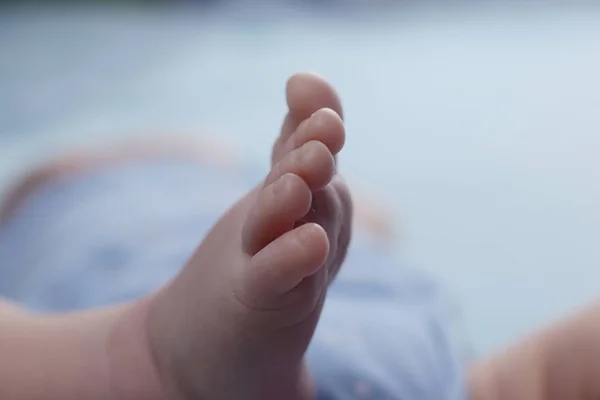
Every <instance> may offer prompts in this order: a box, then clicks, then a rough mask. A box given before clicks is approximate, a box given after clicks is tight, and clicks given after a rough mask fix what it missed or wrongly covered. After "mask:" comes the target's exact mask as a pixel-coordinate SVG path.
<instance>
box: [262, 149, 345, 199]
mask: <svg viewBox="0 0 600 400" xmlns="http://www.w3.org/2000/svg"><path fill="white" fill-rule="evenodd" d="M287 173H293V174H296V175H298V176H299V177H301V178H302V179H303V180H304V181H305V182H306V184H307V185H308V187H309V188H310V190H311V191H313V192H314V191H317V190H319V189H322V188H324V187H325V186H327V184H329V182H330V181H331V179H332V178H333V175H334V174H335V159H334V157H333V155H332V154H331V152H330V151H329V149H328V148H327V146H325V145H324V144H323V143H322V142H319V141H315V140H313V141H310V142H308V143H305V144H304V145H302V146H301V147H300V148H298V149H296V150H292V151H290V152H289V153H288V154H287V155H286V156H285V157H284V158H283V159H282V160H281V161H280V162H278V163H277V164H275V165H274V166H273V169H271V172H270V173H269V175H268V176H267V178H266V179H265V185H269V184H271V183H272V182H274V181H275V180H277V179H278V178H279V177H280V176H283V175H285V174H287Z"/></svg>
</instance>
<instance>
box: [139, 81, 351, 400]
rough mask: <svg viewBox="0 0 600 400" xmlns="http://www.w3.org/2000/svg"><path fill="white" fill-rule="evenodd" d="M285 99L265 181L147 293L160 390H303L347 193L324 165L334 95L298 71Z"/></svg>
mask: <svg viewBox="0 0 600 400" xmlns="http://www.w3.org/2000/svg"><path fill="white" fill-rule="evenodd" d="M287 102H288V107H289V114H288V115H287V117H286V119H285V122H284V125H283V128H282V132H281V135H280V136H279V138H278V139H277V141H276V143H275V145H274V148H273V152H272V168H271V171H270V172H269V174H268V175H267V177H266V178H265V180H264V182H262V183H261V184H260V185H258V187H256V188H255V189H254V190H252V191H251V192H250V193H248V194H247V195H246V196H245V197H243V198H242V199H241V200H240V201H238V202H237V203H236V204H235V205H234V206H233V207H232V208H231V209H230V210H229V211H228V212H227V213H226V214H225V215H224V216H223V217H222V218H221V219H220V220H219V221H218V222H217V224H216V225H215V226H214V227H213V229H212V230H211V232H210V233H209V234H208V235H207V237H206V238H205V239H204V241H203V242H202V244H201V245H200V246H199V247H198V249H197V251H196V253H195V254H194V255H193V256H192V258H191V259H190V261H189V263H188V265H187V266H186V267H185V268H184V270H183V272H182V273H181V274H180V275H179V276H178V277H177V278H176V279H175V280H174V281H173V282H172V283H171V284H169V285H168V286H167V287H165V288H164V289H163V290H162V291H161V292H160V293H158V294H157V295H156V296H155V298H154V300H153V303H154V304H153V305H152V309H151V310H150V312H149V313H148V332H149V340H150V344H151V347H152V349H153V350H154V354H155V360H156V363H157V365H158V366H159V368H160V372H161V376H163V378H166V379H165V382H166V383H167V386H166V387H165V389H166V390H168V393H169V398H199V399H205V398H206V399H242V398H244V399H263V400H268V399H290V400H294V399H303V400H308V399H311V398H313V397H314V392H315V391H314V388H313V387H312V386H311V381H310V377H309V375H308V372H307V370H306V368H305V365H304V363H303V355H304V353H305V351H306V349H307V346H308V344H309V342H310V340H311V337H312V335H313V332H314V330H315V327H316V324H317V321H318V319H319V314H320V312H321V308H322V307H323V302H324V300H325V295H326V289H327V285H328V284H329V282H331V280H332V279H333V278H334V276H335V274H336V272H337V270H338V268H339V267H340V265H341V263H342V261H343V259H344V256H345V253H346V249H347V246H348V242H349V239H350V223H351V221H350V219H351V214H352V213H351V201H350V195H349V193H348V191H347V189H346V186H345V185H344V183H343V181H342V180H341V179H340V178H339V177H338V176H337V175H336V173H335V172H336V167H335V155H336V154H337V153H338V152H339V151H340V150H341V149H342V147H343V145H344V125H343V122H342V119H341V117H340V113H341V110H340V105H339V101H338V99H337V96H336V94H335V93H334V92H333V90H332V89H331V88H330V87H329V85H328V84H326V83H325V82H324V81H323V80H321V79H320V78H318V77H316V76H313V75H297V76H294V77H293V78H291V80H290V81H289V83H288V85H287ZM217 249H218V250H217ZM171 396H172V397H171Z"/></svg>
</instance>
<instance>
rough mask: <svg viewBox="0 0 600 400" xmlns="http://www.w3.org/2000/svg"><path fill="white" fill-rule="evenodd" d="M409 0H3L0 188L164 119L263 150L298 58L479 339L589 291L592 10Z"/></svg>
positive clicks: (596, 251)
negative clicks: (36, 164) (321, 81)
mask: <svg viewBox="0 0 600 400" xmlns="http://www.w3.org/2000/svg"><path fill="white" fill-rule="evenodd" d="M506 3H507V4H505V5H499V4H497V3H496V4H491V2H490V3H485V4H482V3H479V2H461V3H454V4H447V3H444V2H424V3H418V2H412V1H370V2H367V1H358V0H354V1H341V0H340V1H335V0H331V1H317V0H313V1H300V0H298V1H292V0H288V1H285V0H282V1H274V0H273V1H262V2H251V1H206V2H196V3H191V2H169V3H163V2H141V1H140V2H134V3H129V2H114V3H111V2H89V3H86V2H63V3H56V4H54V3H52V4H51V3H50V2H48V3H37V4H34V3H27V2H12V3H11V2H3V3H2V5H0V186H2V187H3V186H4V185H5V184H6V183H7V182H8V180H9V178H10V177H11V176H12V175H13V174H15V173H16V172H19V171H21V170H22V169H23V168H25V167H26V166H27V165H29V164H30V163H31V162H33V161H36V160H40V159H45V158H48V157H51V156H53V155H56V154H58V153H60V152H62V151H65V150H68V149H70V148H74V147H79V146H92V145H94V144H98V143H108V142H110V141H112V140H114V139H116V138H118V139H123V138H125V137H127V136H132V137H134V136H137V137H140V136H144V135H154V134H158V133H165V132H177V133H191V134H198V135H200V134H204V133H210V134H211V135H212V136H213V137H215V138H217V139H219V140H223V141H227V142H231V143H232V144H233V145H235V146H237V147H238V148H240V149H241V150H242V151H243V152H245V154H247V156H248V157H250V158H252V159H254V160H256V162H257V163H262V164H264V166H265V168H266V166H267V162H268V153H269V148H270V145H271V143H272V140H273V138H274V137H275V135H276V134H277V131H278V128H279V125H280V123H281V120H282V116H283V114H284V112H285V102H284V93H283V88H284V83H285V80H286V79H287V77H288V76H289V75H290V74H292V73H294V72H296V71H302V70H312V71H316V72H319V73H321V74H323V75H325V76H326V77H328V78H329V79H330V80H331V81H332V82H333V83H334V84H335V85H336V87H337V88H338V89H339V92H340V94H341V96H342V99H343V101H344V105H345V110H346V116H347V131H348V141H347V148H346V151H345V153H344V154H343V158H342V161H341V168H342V169H343V171H344V173H345V174H346V176H347V177H348V178H349V180H350V181H351V183H353V184H356V185H358V186H360V187H362V188H363V189H364V188H366V189H367V190H369V191H371V192H372V193H373V195H374V196H378V197H380V198H381V199H383V201H385V202H386V203H387V204H389V205H390V207H391V208H392V210H393V211H394V213H395V214H396V215H397V216H398V228H399V230H401V231H402V232H403V235H401V237H399V239H398V243H397V245H396V250H397V252H398V256H399V257H401V258H402V259H404V260H405V261H406V262H408V263H410V264H412V265H416V266H417V267H418V268H423V269H426V270H428V271H431V272H432V273H434V274H435V275H437V276H439V277H440V279H442V280H443V281H444V282H445V283H446V284H448V285H449V287H450V288H451V289H452V290H453V292H454V293H455V294H456V295H457V296H458V298H459V299H460V301H461V304H462V309H461V312H462V313H463V315H464V319H465V327H466V333H467V334H468V336H469V338H470V339H471V340H472V342H473V343H474V345H475V349H476V350H477V351H479V352H488V351H491V350H494V349H496V348H498V347H499V346H501V345H503V344H505V343H507V341H509V340H512V339H515V338H516V337H518V336H519V335H521V334H523V333H524V332H527V331H528V330H530V329H533V328H534V327H537V326H539V325H540V324H543V323H545V322H547V321H549V320H550V319H552V318H556V317H557V316H559V315H561V314H563V313H564V312H566V311H568V310H570V309H572V308H573V307H575V306H578V305H581V304H582V303H584V302H585V301H589V300H590V299H593V298H595V297H597V296H598V295H600V246H599V241H600V207H599V205H600V157H599V154H600V75H599V71H600V7H596V6H594V5H593V4H592V5H590V3H586V4H583V3H581V4H579V5H578V4H576V2H563V3H561V2H555V3H551V2H538V3H528V5H527V6H525V5H519V4H520V3H518V2H506Z"/></svg>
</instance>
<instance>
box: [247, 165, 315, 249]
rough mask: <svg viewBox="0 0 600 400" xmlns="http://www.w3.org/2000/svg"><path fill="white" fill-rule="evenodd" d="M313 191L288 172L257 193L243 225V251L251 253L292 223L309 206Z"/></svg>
mask: <svg viewBox="0 0 600 400" xmlns="http://www.w3.org/2000/svg"><path fill="white" fill-rule="evenodd" d="M311 202H312V193H311V191H310V189H309V187H308V185H307V184H306V182H304V180H302V178H300V177H299V176H298V175H295V174H292V173H287V174H284V175H282V176H281V177H279V179H277V180H276V181H275V182H273V183H271V184H269V185H266V186H265V187H264V188H263V189H262V190H261V191H260V192H259V194H258V197H257V199H256V202H255V204H254V206H253V207H252V209H251V210H250V211H249V214H248V217H247V219H246V221H245V223H244V226H243V228H242V243H243V247H244V251H245V252H246V253H247V254H249V255H251V256H253V255H254V254H256V253H257V252H258V251H260V250H261V249H262V248H263V247H265V246H266V245H268V244H269V243H271V242H272V241H273V240H275V239H276V238H278V237H279V236H281V235H283V234H284V233H285V232H288V231H289V230H291V229H292V228H293V227H294V224H295V223H296V221H297V220H299V219H300V218H302V217H303V216H305V215H306V214H307V213H308V211H309V210H310V206H311Z"/></svg>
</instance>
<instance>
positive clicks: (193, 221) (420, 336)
mask: <svg viewBox="0 0 600 400" xmlns="http://www.w3.org/2000/svg"><path fill="white" fill-rule="evenodd" d="M260 179H261V171H259V170H257V169H253V168H250V167H248V168H237V169H235V168H231V169H226V168H215V167H208V166H206V165H202V164H199V163H192V162H184V161H180V160H179V161H178V160H173V159H168V158H165V159H160V160H154V161H152V162H140V163H135V164H127V165H120V166H114V167H108V168H105V169H103V170H101V171H98V172H90V173H86V174H84V175H81V176H78V177H74V178H65V179H62V180H58V181H55V182H51V183H49V184H47V185H45V186H43V187H41V188H40V189H39V190H38V191H37V192H36V193H35V194H34V195H33V196H30V197H29V198H28V199H26V201H25V203H24V204H23V205H22V206H21V207H20V208H19V210H18V211H17V212H16V213H15V215H14V216H13V217H12V219H11V220H10V221H9V224H8V225H7V226H5V227H4V228H3V230H2V231H0V294H2V295H4V296H7V297H10V298H12V299H14V300H16V301H18V302H21V303H22V304H24V305H26V306H28V307H30V308H32V309H35V310H39V311H67V310H75V309H82V308H88V307H95V306H101V305H106V304H110V303H115V302H120V301H124V300H129V299H133V298H138V297H140V296H142V295H144V294H146V293H148V292H150V291H152V290H153V289H155V288H157V287H158V286H160V285H161V284H163V283H164V282H165V281H166V280H168V279H169V278H171V277H172V276H173V275H174V274H176V273H177V271H178V269H179V268H180V267H181V266H183V265H184V263H185V261H186V260H187V258H188V257H189V256H190V255H191V253H192V251H193V250H194V248H195V247H196V246H197V244H198V242H199V241H200V240H201V238H202V237H203V235H204V234H205V233H206V232H207V231H208V230H209V229H210V227H211V225H212V224H213V223H214V222H215V220H216V219H217V218H218V217H219V216H220V215H221V213H222V212H223V211H225V209H226V208H227V207H228V206H229V205H230V204H231V203H232V202H233V201H235V200H236V199H237V198H239V197H240V196H241V195H242V194H244V193H245V192H246V191H247V190H248V189H249V188H250V187H252V186H253V185H254V184H255V183H257V182H258V181H259V180H260ZM354 237H355V239H354V240H353V243H352V245H351V247H350V249H349V254H348V258H347V261H346V263H345V264H344V266H343V268H342V270H341V272H340V274H339V276H338V278H337V280H336V282H335V283H334V284H333V286H332V288H331V290H330V292H329V296H328V300H327V303H326V305H325V309H324V311H323V315H322V319H321V321H320V324H319V326H318V328H317V332H316V334H315V337H314V339H313V341H312V343H311V346H310V348H309V352H308V355H307V358H308V363H309V367H310V369H311V371H312V372H313V375H314V376H315V378H316V381H317V386H318V391H319V399H322V400H345V399H379V400H385V399H406V400H429V399H431V400H433V399H435V400H446V399H447V400H455V399H456V400H458V399H464V398H465V394H464V386H463V366H464V364H465V351H464V345H463V343H464V342H463V338H462V337H461V335H460V333H459V332H460V330H459V329H457V328H459V326H460V321H459V320H458V317H457V315H456V313H455V310H454V309H453V307H452V306H451V304H452V301H451V299H450V298H449V296H447V295H446V294H445V293H444V291H443V290H442V288H441V287H440V286H439V285H437V284H436V282H435V281H434V280H433V279H431V278H430V277H428V276H426V275H424V274H423V273H421V272H419V271H417V270H414V269H410V268H407V267H404V266H402V264H401V263H397V262H396V261H395V260H394V259H393V258H392V256H391V255H390V254H389V253H387V252H386V251H384V250H383V249H381V248H379V247H378V245H377V243H376V242H375V241H373V240H371V238H370V237H369V236H367V235H365V234H363V233H361V232H357V233H355V236H354Z"/></svg>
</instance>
